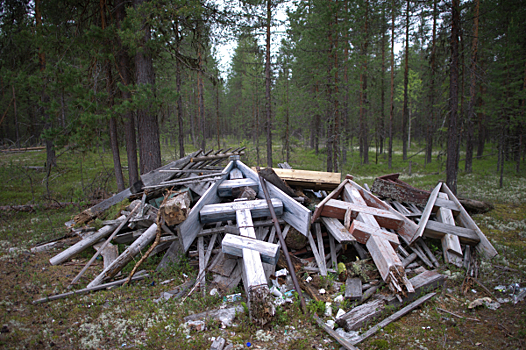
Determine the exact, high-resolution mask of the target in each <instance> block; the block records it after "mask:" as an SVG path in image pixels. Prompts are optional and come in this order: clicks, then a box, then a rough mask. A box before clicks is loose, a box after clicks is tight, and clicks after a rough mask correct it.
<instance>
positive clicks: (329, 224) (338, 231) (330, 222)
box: [320, 216, 356, 244]
mask: <svg viewBox="0 0 526 350" xmlns="http://www.w3.org/2000/svg"><path fill="white" fill-rule="evenodd" d="M320 221H321V223H322V224H323V225H324V226H325V228H326V229H327V232H329V233H330V234H331V235H332V236H333V237H334V238H335V239H336V240H337V241H338V242H339V243H342V244H343V243H354V242H356V239H355V238H354V237H353V236H352V235H351V233H350V232H349V231H348V230H347V229H346V228H345V227H344V226H343V225H342V223H341V222H340V220H338V219H335V218H328V217H325V216H322V217H321V218H320Z"/></svg>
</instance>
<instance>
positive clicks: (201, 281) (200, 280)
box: [197, 237, 206, 291]
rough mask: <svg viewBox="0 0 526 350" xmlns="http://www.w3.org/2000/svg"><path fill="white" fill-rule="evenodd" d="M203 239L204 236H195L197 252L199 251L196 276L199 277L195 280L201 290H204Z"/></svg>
mask: <svg viewBox="0 0 526 350" xmlns="http://www.w3.org/2000/svg"><path fill="white" fill-rule="evenodd" d="M204 242H205V239H204V237H198V238H197V252H198V253H199V273H198V274H197V276H198V277H199V278H198V280H197V283H198V284H199V287H200V288H201V290H203V291H204V290H205V285H204V284H205V268H206V266H205V243H204Z"/></svg>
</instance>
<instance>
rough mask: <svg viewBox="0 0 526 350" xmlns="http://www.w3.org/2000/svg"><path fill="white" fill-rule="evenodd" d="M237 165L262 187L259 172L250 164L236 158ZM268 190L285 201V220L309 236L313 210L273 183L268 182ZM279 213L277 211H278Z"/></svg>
mask: <svg viewBox="0 0 526 350" xmlns="http://www.w3.org/2000/svg"><path fill="white" fill-rule="evenodd" d="M236 166H237V168H238V169H239V170H241V172H242V173H243V175H245V177H247V178H250V179H252V180H254V181H256V182H257V183H258V185H259V188H260V189H261V185H260V184H259V177H258V174H257V173H256V172H255V171H253V170H252V169H250V168H249V167H248V166H246V165H245V164H243V162H241V161H239V160H236ZM267 188H268V192H269V194H270V197H272V198H278V199H280V200H281V201H282V202H283V215H282V219H283V220H285V221H286V222H287V223H288V224H289V225H291V226H292V227H294V228H295V229H296V230H298V231H299V232H300V233H301V234H302V235H304V236H307V233H308V232H309V229H310V223H311V211H310V210H309V209H307V208H306V207H304V206H303V205H301V204H300V203H298V202H297V201H295V200H294V199H292V198H291V197H289V196H287V195H286V194H285V193H284V192H283V191H281V190H280V189H278V188H277V187H276V186H274V185H273V184H271V183H267ZM262 192H263V191H261V190H260V191H259V193H258V198H263V193H262ZM276 214H277V213H276Z"/></svg>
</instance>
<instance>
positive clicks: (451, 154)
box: [446, 0, 460, 194]
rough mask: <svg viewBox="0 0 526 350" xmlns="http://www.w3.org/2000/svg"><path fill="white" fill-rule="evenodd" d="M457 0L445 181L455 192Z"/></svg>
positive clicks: (455, 0) (454, 3)
mask: <svg viewBox="0 0 526 350" xmlns="http://www.w3.org/2000/svg"><path fill="white" fill-rule="evenodd" d="M459 12H460V11H459V0H452V6H451V62H450V75H449V120H448V139H447V162H446V183H447V185H448V187H449V188H450V189H451V191H452V192H453V193H455V194H456V193H457V173H458V120H457V119H458V60H459V57H458V56H459V55H458V36H459V26H460V13H459Z"/></svg>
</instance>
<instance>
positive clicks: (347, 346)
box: [313, 314, 358, 350]
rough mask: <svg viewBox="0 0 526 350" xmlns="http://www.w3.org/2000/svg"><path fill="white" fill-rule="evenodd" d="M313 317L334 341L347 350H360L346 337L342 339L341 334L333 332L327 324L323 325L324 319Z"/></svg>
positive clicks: (314, 315)
mask: <svg viewBox="0 0 526 350" xmlns="http://www.w3.org/2000/svg"><path fill="white" fill-rule="evenodd" d="M313 317H314V319H315V320H316V323H317V324H318V326H320V327H321V328H323V329H324V330H325V332H327V333H329V335H330V336H331V337H333V338H334V339H336V341H337V342H338V343H340V345H341V346H342V347H343V348H345V349H347V350H358V348H357V347H355V346H354V345H353V344H351V343H350V342H349V341H348V340H347V339H345V338H344V337H342V336H341V335H340V334H338V333H337V332H335V331H334V330H332V329H331V328H330V327H329V326H327V325H326V324H325V323H323V321H322V319H321V318H320V317H319V316H318V315H316V314H313Z"/></svg>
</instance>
